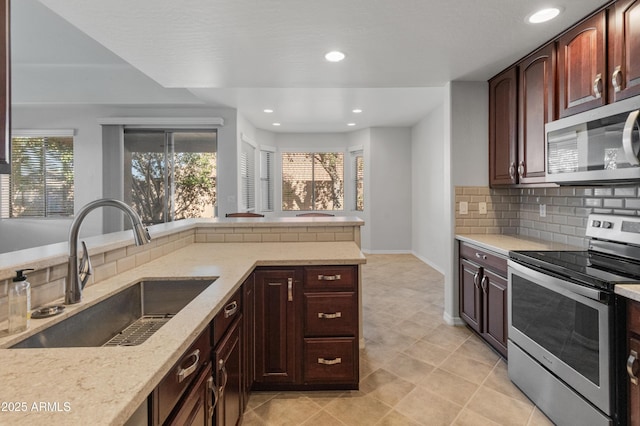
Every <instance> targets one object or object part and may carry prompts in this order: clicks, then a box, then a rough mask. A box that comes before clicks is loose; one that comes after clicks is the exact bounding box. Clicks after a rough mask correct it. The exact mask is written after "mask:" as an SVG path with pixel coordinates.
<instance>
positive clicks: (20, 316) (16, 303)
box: [9, 269, 33, 333]
mask: <svg viewBox="0 0 640 426" xmlns="http://www.w3.org/2000/svg"><path fill="white" fill-rule="evenodd" d="M25 271H33V269H19V270H17V271H16V276H15V277H14V278H13V282H12V283H11V287H10V288H9V333H19V332H21V331H25V330H26V329H27V328H28V327H29V316H30V312H29V311H30V310H31V284H30V283H29V281H27V276H26V275H24V272H25Z"/></svg>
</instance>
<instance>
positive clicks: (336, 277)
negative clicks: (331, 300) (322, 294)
mask: <svg viewBox="0 0 640 426" xmlns="http://www.w3.org/2000/svg"><path fill="white" fill-rule="evenodd" d="M341 278H342V277H341V276H340V274H336V275H318V280H320V281H337V280H339V279H341Z"/></svg>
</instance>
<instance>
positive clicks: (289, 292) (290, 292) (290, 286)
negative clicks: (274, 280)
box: [287, 278, 293, 302]
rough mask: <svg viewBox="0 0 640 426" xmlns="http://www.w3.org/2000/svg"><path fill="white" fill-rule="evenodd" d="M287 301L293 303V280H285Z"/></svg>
mask: <svg viewBox="0 0 640 426" xmlns="http://www.w3.org/2000/svg"><path fill="white" fill-rule="evenodd" d="M287 301H289V302H293V278H287Z"/></svg>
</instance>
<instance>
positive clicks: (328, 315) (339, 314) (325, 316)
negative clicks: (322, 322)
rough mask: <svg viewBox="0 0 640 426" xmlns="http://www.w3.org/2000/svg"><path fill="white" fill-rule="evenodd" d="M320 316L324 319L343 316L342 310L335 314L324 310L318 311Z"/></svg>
mask: <svg viewBox="0 0 640 426" xmlns="http://www.w3.org/2000/svg"><path fill="white" fill-rule="evenodd" d="M318 318H323V319H335V318H342V312H335V313H333V314H326V313H324V312H318Z"/></svg>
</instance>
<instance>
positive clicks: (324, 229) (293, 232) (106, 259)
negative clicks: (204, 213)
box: [0, 223, 361, 330]
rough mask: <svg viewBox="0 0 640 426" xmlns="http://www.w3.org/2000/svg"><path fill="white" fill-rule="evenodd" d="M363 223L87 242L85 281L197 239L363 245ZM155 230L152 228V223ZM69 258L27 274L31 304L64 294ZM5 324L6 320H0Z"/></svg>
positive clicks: (6, 277)
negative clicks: (114, 243)
mask: <svg viewBox="0 0 640 426" xmlns="http://www.w3.org/2000/svg"><path fill="white" fill-rule="evenodd" d="M360 226H361V224H357V225H352V224H343V223H337V224H331V223H327V224H325V225H319V224H317V223H314V224H313V225H310V226H300V224H299V223H294V224H283V223H273V225H272V226H265V224H264V223H261V224H260V226H247V224H242V225H239V226H233V225H230V224H229V223H224V224H220V226H216V224H205V225H204V226H198V225H196V226H195V227H193V228H191V229H188V230H185V231H177V232H175V233H169V234H168V235H162V236H159V237H157V238H153V239H152V240H151V243H149V244H145V245H143V246H136V245H135V244H134V243H133V239H132V241H131V243H130V244H129V245H125V246H121V247H117V248H113V249H108V250H106V251H104V250H101V249H100V247H91V245H88V249H89V252H90V253H91V252H92V251H94V252H95V253H96V254H92V255H91V264H92V265H93V268H94V272H93V275H91V276H90V278H89V281H88V283H87V286H91V285H94V284H96V283H98V282H101V281H104V280H106V279H108V278H112V277H114V276H116V275H118V274H120V273H123V272H126V271H128V270H130V269H133V268H136V267H138V266H141V265H144V264H145V263H148V262H151V261H153V260H155V259H157V258H159V257H161V256H164V255H167V254H170V253H172V252H174V251H176V250H178V249H180V248H183V247H185V246H188V245H189V244H193V243H272V242H344V241H355V242H356V244H357V245H358V246H360ZM151 234H152V236H153V235H154V233H153V228H151ZM12 276H13V271H4V273H3V277H2V280H0V322H3V321H6V319H7V315H8V309H7V306H8V304H7V292H8V288H9V284H10V282H11V277H12ZM66 277H67V262H66V261H65V262H64V263H58V264H54V265H51V266H47V267H44V268H40V269H36V270H35V271H33V272H31V273H30V274H29V282H30V283H31V306H32V308H37V307H40V306H44V305H47V304H50V303H53V302H55V301H57V300H59V299H61V298H62V297H64V288H65V280H66ZM0 330H2V326H0Z"/></svg>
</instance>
